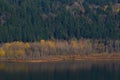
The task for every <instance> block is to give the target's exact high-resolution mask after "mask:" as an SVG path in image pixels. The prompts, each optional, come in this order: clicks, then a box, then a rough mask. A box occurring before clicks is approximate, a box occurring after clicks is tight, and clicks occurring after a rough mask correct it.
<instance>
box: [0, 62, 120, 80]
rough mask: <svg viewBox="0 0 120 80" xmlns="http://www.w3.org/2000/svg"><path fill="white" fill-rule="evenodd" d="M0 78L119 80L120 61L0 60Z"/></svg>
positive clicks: (27, 79)
mask: <svg viewBox="0 0 120 80" xmlns="http://www.w3.org/2000/svg"><path fill="white" fill-rule="evenodd" d="M0 80H120V61H66V62H65V61H64V62H47V63H11V62H0Z"/></svg>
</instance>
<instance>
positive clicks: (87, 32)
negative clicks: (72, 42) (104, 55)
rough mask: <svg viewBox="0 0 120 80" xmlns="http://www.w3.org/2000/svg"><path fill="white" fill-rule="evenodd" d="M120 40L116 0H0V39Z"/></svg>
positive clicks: (118, 6)
mask: <svg viewBox="0 0 120 80" xmlns="http://www.w3.org/2000/svg"><path fill="white" fill-rule="evenodd" d="M53 38H54V39H64V40H69V39H71V38H76V39H80V38H90V39H104V40H108V39H109V40H110V39H114V40H115V39H116V40H119V39H120V1H119V0H0V42H11V41H23V42H28V41H29V42H31V41H39V40H41V39H45V40H48V39H53Z"/></svg>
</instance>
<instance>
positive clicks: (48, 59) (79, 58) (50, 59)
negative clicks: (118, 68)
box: [0, 54, 120, 63]
mask: <svg viewBox="0 0 120 80" xmlns="http://www.w3.org/2000/svg"><path fill="white" fill-rule="evenodd" d="M85 60H88V61H111V60H120V54H116V55H115V54H112V55H111V54H110V55H108V54H107V55H104V54H103V55H101V54H100V55H99V54H95V55H82V56H81V55H62V56H47V57H44V58H41V59H1V60H0V62H21V63H24V62H27V63H42V62H43V63H44V62H60V61H85Z"/></svg>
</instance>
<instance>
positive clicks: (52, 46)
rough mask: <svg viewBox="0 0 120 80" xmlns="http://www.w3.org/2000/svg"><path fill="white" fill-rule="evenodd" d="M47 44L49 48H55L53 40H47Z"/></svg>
mask: <svg viewBox="0 0 120 80" xmlns="http://www.w3.org/2000/svg"><path fill="white" fill-rule="evenodd" d="M47 44H48V46H49V47H50V48H55V42H54V41H51V40H50V41H47Z"/></svg>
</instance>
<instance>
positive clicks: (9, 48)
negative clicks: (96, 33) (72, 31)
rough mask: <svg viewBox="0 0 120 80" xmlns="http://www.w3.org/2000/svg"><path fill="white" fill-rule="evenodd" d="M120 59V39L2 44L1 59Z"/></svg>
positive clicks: (45, 60)
mask: <svg viewBox="0 0 120 80" xmlns="http://www.w3.org/2000/svg"><path fill="white" fill-rule="evenodd" d="M87 59H89V60H113V59H116V60H120V40H90V39H80V40H76V39H72V40H69V41H66V40H40V42H20V41H15V42H8V43H1V44H0V60H1V61H12V62H14V61H17V62H22V61H26V62H48V61H62V60H87Z"/></svg>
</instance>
